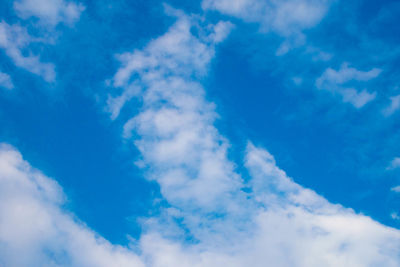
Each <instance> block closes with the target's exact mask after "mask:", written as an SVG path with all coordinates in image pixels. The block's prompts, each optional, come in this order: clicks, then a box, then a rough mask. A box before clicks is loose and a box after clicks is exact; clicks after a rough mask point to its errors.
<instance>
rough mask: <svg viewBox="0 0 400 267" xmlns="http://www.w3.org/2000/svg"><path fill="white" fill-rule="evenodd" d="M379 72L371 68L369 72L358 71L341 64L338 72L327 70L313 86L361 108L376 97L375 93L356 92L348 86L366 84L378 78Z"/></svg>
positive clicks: (356, 90)
mask: <svg viewBox="0 0 400 267" xmlns="http://www.w3.org/2000/svg"><path fill="white" fill-rule="evenodd" d="M380 73H381V70H380V69H378V68H373V69H371V70H370V71H360V70H357V69H355V68H351V67H349V66H348V64H347V63H344V64H342V66H341V67H340V69H339V70H337V71H336V70H334V69H332V68H328V69H326V70H325V72H324V73H323V74H322V75H321V77H319V78H318V79H317V80H316V82H315V85H316V86H317V88H318V89H323V90H327V91H330V92H332V93H333V94H338V95H340V96H341V97H342V100H343V102H346V103H350V104H352V105H353V106H354V107H356V108H361V107H363V106H364V105H365V104H367V103H368V102H370V101H372V100H374V99H375V97H376V92H373V93H370V92H368V91H367V90H365V89H363V90H358V89H356V88H354V87H351V86H350V85H348V84H349V83H350V82H353V83H354V82H367V81H369V80H372V79H374V78H376V77H378V76H379V74H380Z"/></svg>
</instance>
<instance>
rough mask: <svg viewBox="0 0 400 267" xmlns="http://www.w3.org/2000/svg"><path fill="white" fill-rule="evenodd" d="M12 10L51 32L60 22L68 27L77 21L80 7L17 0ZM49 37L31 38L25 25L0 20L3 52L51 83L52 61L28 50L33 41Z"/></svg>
mask: <svg viewBox="0 0 400 267" xmlns="http://www.w3.org/2000/svg"><path fill="white" fill-rule="evenodd" d="M14 10H15V11H16V13H17V15H18V16H19V17H20V18H21V19H23V20H27V19H29V18H32V17H34V18H36V19H38V20H39V21H40V25H42V26H46V27H47V28H48V29H49V33H50V32H53V31H54V29H52V28H54V27H55V26H56V25H58V24H60V23H64V24H66V25H69V26H72V25H73V24H74V23H75V22H76V21H78V20H79V17H80V15H81V13H82V11H83V10H84V6H83V5H82V4H76V3H73V2H66V1H63V0H55V1H53V0H20V1H15V2H14ZM28 24H29V22H28ZM31 26H32V27H36V26H34V25H31ZM49 36H51V34H47V35H46V37H35V36H32V35H30V34H29V33H28V27H24V26H21V25H20V24H14V25H10V24H8V23H7V22H5V21H0V48H1V49H3V50H4V52H5V54H6V55H7V56H8V57H9V58H10V59H11V60H12V61H13V62H14V64H15V65H16V66H17V67H20V68H23V69H25V70H27V71H29V72H31V73H33V74H36V75H38V76H41V77H42V78H43V79H44V80H45V81H46V82H54V81H55V79H56V72H55V66H54V64H53V63H47V62H42V61H41V60H40V55H37V54H33V53H32V51H31V49H30V45H32V44H35V43H36V44H38V43H41V44H48V43H50V42H51V41H52V40H50V37H49Z"/></svg>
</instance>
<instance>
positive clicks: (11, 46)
mask: <svg viewBox="0 0 400 267" xmlns="http://www.w3.org/2000/svg"><path fill="white" fill-rule="evenodd" d="M39 41H40V40H39V39H35V38H33V37H32V36H30V35H29V34H28V32H27V31H26V29H25V28H22V27H20V26H18V25H9V24H7V23H6V22H4V21H1V22H0V48H2V49H3V50H4V51H5V53H6V55H7V56H9V57H10V58H11V59H12V61H13V62H14V64H15V65H16V66H18V67H21V68H23V69H25V70H27V71H29V72H32V73H34V74H37V75H39V76H41V77H43V79H44V80H46V81H47V82H53V81H54V80H55V71H54V65H53V64H51V63H43V62H41V61H40V59H39V56H37V55H33V54H32V53H31V51H29V49H28V46H29V44H30V43H33V42H39ZM26 54H28V55H26Z"/></svg>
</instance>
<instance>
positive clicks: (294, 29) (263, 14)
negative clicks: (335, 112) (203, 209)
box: [202, 0, 332, 55]
mask: <svg viewBox="0 0 400 267" xmlns="http://www.w3.org/2000/svg"><path fill="white" fill-rule="evenodd" d="M331 3H332V1H330V0H285V1H279V0H203V2H202V7H203V9H206V10H217V11H219V12H221V13H222V14H226V15H230V16H233V17H237V18H240V19H242V20H244V21H246V22H253V23H258V24H260V26H261V29H262V30H263V31H273V32H275V33H278V34H279V35H281V36H283V37H286V38H287V39H286V41H285V42H284V43H283V44H282V45H281V47H280V48H279V49H278V51H277V54H278V55H281V54H285V53H286V52H287V51H288V50H289V49H290V48H291V47H293V46H298V45H300V44H303V43H304V42H305V36H304V34H303V33H302V32H303V31H304V30H306V29H309V28H312V27H314V26H316V25H317V24H318V23H319V22H320V21H321V20H322V18H323V17H324V16H325V14H326V13H327V10H328V9H329V6H330V4H331Z"/></svg>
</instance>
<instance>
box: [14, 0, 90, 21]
mask: <svg viewBox="0 0 400 267" xmlns="http://www.w3.org/2000/svg"><path fill="white" fill-rule="evenodd" d="M14 9H15V10H16V12H17V14H18V16H19V17H21V18H23V19H27V18H30V17H36V18H38V19H39V21H40V22H41V23H42V24H45V25H47V26H50V27H53V26H56V25H57V24H59V23H65V24H67V25H73V24H74V23H75V22H76V21H78V20H79V17H80V15H81V13H82V11H83V10H85V7H84V6H83V5H82V4H80V3H79V4H77V3H74V2H68V1H64V0H17V1H15V2H14Z"/></svg>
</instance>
